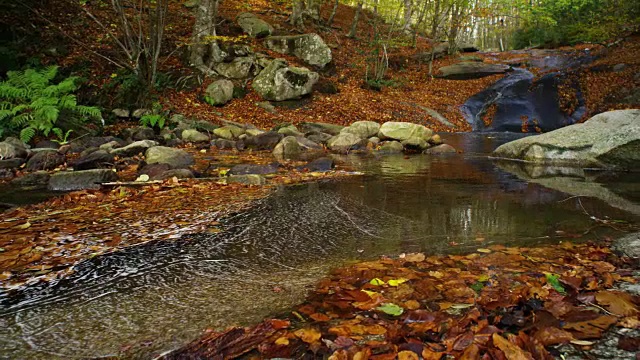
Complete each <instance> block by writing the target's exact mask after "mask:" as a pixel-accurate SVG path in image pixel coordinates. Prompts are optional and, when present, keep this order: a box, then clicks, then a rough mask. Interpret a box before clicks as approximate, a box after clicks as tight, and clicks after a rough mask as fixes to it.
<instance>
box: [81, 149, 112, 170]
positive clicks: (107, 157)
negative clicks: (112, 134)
mask: <svg viewBox="0 0 640 360" xmlns="http://www.w3.org/2000/svg"><path fill="white" fill-rule="evenodd" d="M113 165H114V156H113V154H110V153H109V152H108V151H106V150H96V151H94V152H91V153H90V154H87V155H85V156H81V157H80V158H78V160H76V161H75V162H74V163H73V169H74V170H89V169H101V168H110V167H112V166H113Z"/></svg>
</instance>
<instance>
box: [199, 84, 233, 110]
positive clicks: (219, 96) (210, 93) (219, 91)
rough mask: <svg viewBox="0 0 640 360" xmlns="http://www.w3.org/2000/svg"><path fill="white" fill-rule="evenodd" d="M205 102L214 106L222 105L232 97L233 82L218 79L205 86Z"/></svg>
mask: <svg viewBox="0 0 640 360" xmlns="http://www.w3.org/2000/svg"><path fill="white" fill-rule="evenodd" d="M205 93H206V96H207V97H208V98H207V102H208V103H209V104H211V105H214V106H219V105H224V104H226V103H228V102H229V101H231V99H233V82H231V81H230V80H218V81H214V82H213V83H211V85H209V86H207V89H206V90H205Z"/></svg>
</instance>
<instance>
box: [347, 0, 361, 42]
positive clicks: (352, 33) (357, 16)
mask: <svg viewBox="0 0 640 360" xmlns="http://www.w3.org/2000/svg"><path fill="white" fill-rule="evenodd" d="M363 5H364V1H362V0H361V1H358V7H357V8H356V14H355V15H354V16H353V22H352V23H351V30H349V34H348V35H347V37H350V38H355V37H356V33H357V31H358V20H360V13H361V12H362V6H363Z"/></svg>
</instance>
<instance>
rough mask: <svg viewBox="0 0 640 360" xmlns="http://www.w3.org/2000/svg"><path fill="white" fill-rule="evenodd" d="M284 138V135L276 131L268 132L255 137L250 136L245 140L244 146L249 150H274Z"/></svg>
mask: <svg viewBox="0 0 640 360" xmlns="http://www.w3.org/2000/svg"><path fill="white" fill-rule="evenodd" d="M282 138H284V135H282V134H279V133H277V132H275V131H267V132H265V133H261V134H257V135H255V136H248V137H247V138H246V139H244V144H245V146H246V147H247V148H249V149H256V150H273V149H274V148H275V147H276V145H278V143H279V142H280V140H282Z"/></svg>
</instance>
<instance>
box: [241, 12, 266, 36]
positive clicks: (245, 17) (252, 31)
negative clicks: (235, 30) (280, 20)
mask: <svg viewBox="0 0 640 360" xmlns="http://www.w3.org/2000/svg"><path fill="white" fill-rule="evenodd" d="M236 21H237V22H238V25H239V26H240V27H241V28H242V30H243V31H244V32H245V33H246V34H248V35H249V36H251V37H255V38H262V37H266V36H269V35H271V34H272V33H273V26H271V25H269V23H267V22H266V21H264V20H262V19H260V18H258V17H257V16H256V15H254V14H252V13H241V14H240V15H238V17H237V18H236Z"/></svg>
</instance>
